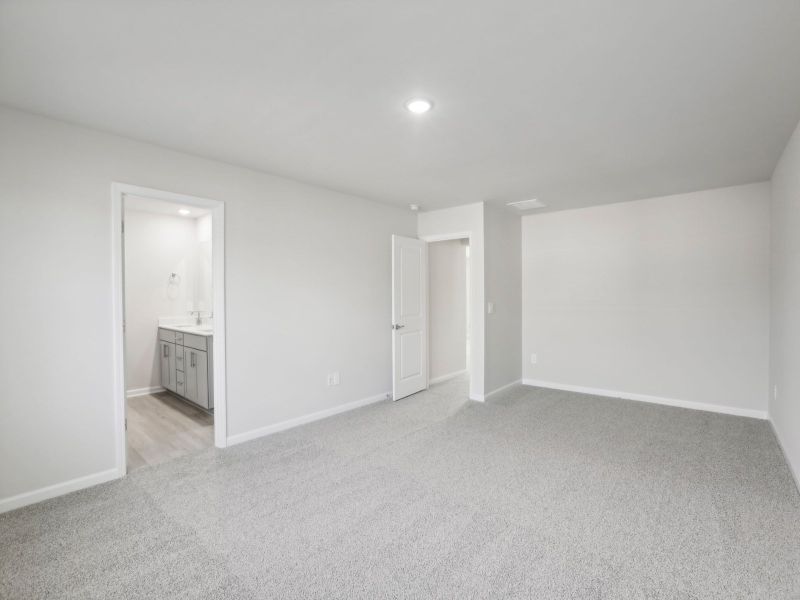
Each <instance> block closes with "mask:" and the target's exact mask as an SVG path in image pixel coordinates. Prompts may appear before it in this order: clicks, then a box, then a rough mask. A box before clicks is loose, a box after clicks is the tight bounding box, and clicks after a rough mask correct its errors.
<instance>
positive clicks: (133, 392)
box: [125, 385, 166, 398]
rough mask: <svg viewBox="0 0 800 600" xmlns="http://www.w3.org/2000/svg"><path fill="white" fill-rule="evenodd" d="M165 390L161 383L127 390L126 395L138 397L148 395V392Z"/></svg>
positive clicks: (156, 392)
mask: <svg viewBox="0 0 800 600" xmlns="http://www.w3.org/2000/svg"><path fill="white" fill-rule="evenodd" d="M164 391H166V390H165V389H164V388H163V387H161V386H160V385H157V386H155V387H143V388H133V389H132V390H128V391H127V392H125V396H126V397H127V398H136V396H147V395H148V394H158V393H160V392H164Z"/></svg>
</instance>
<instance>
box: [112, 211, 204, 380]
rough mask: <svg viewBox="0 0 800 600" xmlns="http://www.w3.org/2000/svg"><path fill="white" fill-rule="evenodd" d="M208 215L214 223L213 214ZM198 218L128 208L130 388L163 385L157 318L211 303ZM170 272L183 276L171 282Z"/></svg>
mask: <svg viewBox="0 0 800 600" xmlns="http://www.w3.org/2000/svg"><path fill="white" fill-rule="evenodd" d="M203 218H204V219H205V220H206V222H207V223H208V224H210V222H211V221H210V219H211V217H210V215H208V216H205V217H203ZM199 221H200V220H199V219H189V218H185V217H178V216H174V217H173V216H170V215H164V214H157V213H151V212H143V211H138V210H128V211H126V212H125V325H126V329H125V378H126V381H125V384H126V386H127V388H128V390H129V391H130V390H141V389H144V388H153V387H158V386H159V385H160V379H161V377H160V365H159V360H158V319H159V318H160V317H187V316H188V311H190V310H204V311H208V310H210V309H211V306H210V301H209V299H210V298H211V277H210V260H211V257H210V255H209V256H208V257H207V260H208V264H206V257H205V255H204V254H205V253H204V252H203V250H205V249H206V248H208V249H210V241H208V242H206V243H204V245H205V246H206V248H201V245H200V240H199V233H200V223H199ZM208 240H210V236H209V237H208ZM170 273H176V274H177V275H178V276H179V279H177V280H176V281H175V282H172V283H171V282H170V278H169V276H170ZM198 299H202V300H201V301H199V302H198ZM201 305H202V306H203V308H202V309H201V308H199V307H200V306H201Z"/></svg>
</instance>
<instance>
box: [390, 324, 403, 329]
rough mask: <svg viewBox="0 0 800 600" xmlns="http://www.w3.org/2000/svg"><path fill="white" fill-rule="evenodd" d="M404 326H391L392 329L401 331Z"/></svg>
mask: <svg viewBox="0 0 800 600" xmlns="http://www.w3.org/2000/svg"><path fill="white" fill-rule="evenodd" d="M403 327H405V325H392V329H402V328H403Z"/></svg>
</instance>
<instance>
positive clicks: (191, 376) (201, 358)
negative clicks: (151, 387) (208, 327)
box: [158, 328, 214, 410]
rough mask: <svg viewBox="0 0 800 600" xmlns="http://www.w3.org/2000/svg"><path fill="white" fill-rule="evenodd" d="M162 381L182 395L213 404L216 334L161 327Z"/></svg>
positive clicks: (207, 405) (208, 406) (200, 403)
mask: <svg viewBox="0 0 800 600" xmlns="http://www.w3.org/2000/svg"><path fill="white" fill-rule="evenodd" d="M158 339H159V349H160V352H161V385H162V386H163V387H164V389H167V390H169V391H171V392H174V393H175V394H177V395H179V396H181V397H182V398H184V399H186V400H189V401H191V402H193V403H194V404H197V405H198V406H200V407H202V408H205V409H206V410H211V409H213V408H214V385H213V383H212V376H213V372H214V370H213V369H212V366H211V362H212V358H211V357H212V356H213V352H212V349H213V343H214V341H213V337H212V336H205V335H195V334H193V333H188V332H179V331H174V330H171V329H163V328H159V330H158Z"/></svg>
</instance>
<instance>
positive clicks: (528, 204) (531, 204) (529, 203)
mask: <svg viewBox="0 0 800 600" xmlns="http://www.w3.org/2000/svg"><path fill="white" fill-rule="evenodd" d="M506 206H511V207H513V208H516V209H517V210H531V209H533V208H545V207H546V206H547V205H546V204H545V203H544V202H542V201H541V200H537V199H536V198H531V199H530V200H518V201H517V202H508V203H507V204H506Z"/></svg>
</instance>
